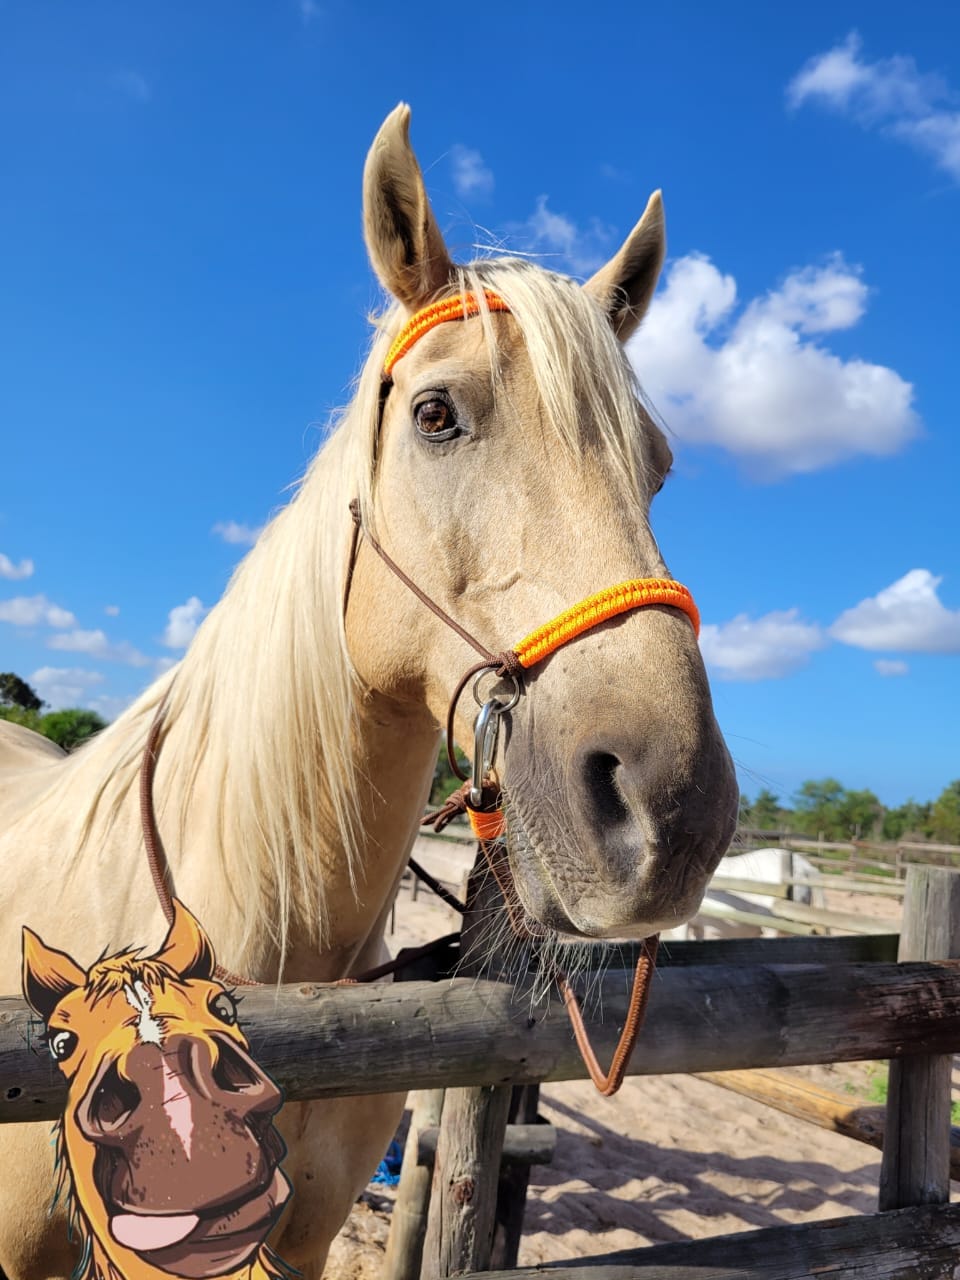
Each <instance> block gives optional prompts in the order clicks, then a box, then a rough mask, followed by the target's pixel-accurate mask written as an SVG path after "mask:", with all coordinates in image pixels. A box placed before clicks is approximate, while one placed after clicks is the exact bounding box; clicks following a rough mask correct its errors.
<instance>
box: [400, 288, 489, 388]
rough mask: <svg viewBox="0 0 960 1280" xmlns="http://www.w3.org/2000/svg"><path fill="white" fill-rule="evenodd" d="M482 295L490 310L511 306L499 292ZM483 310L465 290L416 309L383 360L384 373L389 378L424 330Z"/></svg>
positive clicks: (486, 290) (473, 295)
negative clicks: (394, 367)
mask: <svg viewBox="0 0 960 1280" xmlns="http://www.w3.org/2000/svg"><path fill="white" fill-rule="evenodd" d="M483 296H484V298H485V299H486V303H487V310H488V311H509V310H510V308H509V307H508V306H507V304H506V303H505V302H504V300H503V299H502V298H501V297H500V295H499V294H498V293H493V292H492V291H491V290H490V289H484V291H483ZM480 311H481V306H480V303H479V302H478V301H477V297H476V294H473V293H464V294H459V295H458V296H457V297H456V298H443V299H442V300H441V301H440V302H432V303H431V304H430V306H429V307H423V308H422V309H421V310H420V311H417V312H415V313H414V314H413V315H412V316H411V317H410V319H409V320H408V321H407V323H406V324H405V325H404V326H403V328H402V329H401V330H400V332H399V333H398V334H397V336H396V337H395V338H394V340H393V342H392V344H391V346H390V350H389V351H388V352H387V358H386V360H384V362H383V376H384V377H385V378H389V377H390V375H391V374H392V373H393V366H394V365H395V364H396V363H397V361H398V360H399V359H400V357H401V356H405V355H406V354H407V352H408V351H409V350H410V348H411V347H412V346H413V345H414V343H415V342H417V341H418V340H419V339H420V338H422V337H423V335H424V334H425V333H429V331H430V330H431V329H434V328H436V326H437V325H438V324H444V323H445V322H446V321H447V320H466V319H467V317H468V316H478V315H479V314H480Z"/></svg>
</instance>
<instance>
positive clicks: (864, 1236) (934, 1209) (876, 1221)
mask: <svg viewBox="0 0 960 1280" xmlns="http://www.w3.org/2000/svg"><path fill="white" fill-rule="evenodd" d="M958 1257H960V1205H924V1206H922V1207H920V1208H911V1209H899V1210H896V1211H895V1212H893V1213H882V1214H872V1215H869V1216H867V1217H850V1218H834V1219H830V1220H828V1221H826V1222H812V1223H804V1224H798V1225H795V1226H787V1227H765V1228H763V1229H762V1230H760V1231H738V1232H736V1233H735V1234H734V1235H728V1236H716V1237H714V1238H713V1239H712V1240H683V1241H678V1242H677V1243H675V1244H660V1245H648V1246H647V1247H646V1248H643V1249H630V1250H624V1251H622V1252H620V1253H609V1254H605V1255H603V1256H601V1257H595V1258H571V1259H570V1261H569V1262H548V1263H544V1264H543V1265H541V1266H539V1267H519V1268H517V1269H515V1270H512V1271H485V1272H482V1273H474V1274H473V1275H466V1276H463V1277H462V1278H461V1280H480V1275H481V1274H482V1277H483V1280H831V1277H841V1276H842V1277H846V1278H847V1280H952V1278H953V1277H956V1276H957V1275H958V1267H957V1259H958Z"/></svg>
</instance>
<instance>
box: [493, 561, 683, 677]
mask: <svg viewBox="0 0 960 1280" xmlns="http://www.w3.org/2000/svg"><path fill="white" fill-rule="evenodd" d="M649 604H668V605H671V606H672V607H673V608H674V609H682V610H683V612H684V613H685V614H686V615H687V617H688V618H689V619H690V623H691V625H692V626H693V629H694V632H695V633H696V634H697V635H699V634H700V613H699V610H698V609H697V606H696V605H695V604H694V602H693V596H692V595H691V594H690V592H689V591H688V590H687V588H686V587H684V586H682V585H681V584H680V583H679V582H674V580H673V579H672V578H633V579H632V580H631V581H629V582H621V583H619V584H618V585H617V586H615V587H607V588H606V589H605V590H604V591H598V592H597V593H596V595H592V596H587V598H586V600H581V601H580V603H579V604H575V605H573V606H572V607H571V608H569V609H565V610H564V612H563V613H561V614H559V615H558V616H557V617H556V618H554V619H552V621H550V622H545V623H544V624H543V626H542V627H537V629H536V631H531V632H530V634H529V635H528V636H526V637H525V638H524V639H523V640H521V641H520V643H519V644H518V645H516V646H514V650H513V651H514V653H515V654H516V655H517V657H518V658H519V659H520V665H521V666H523V667H532V666H535V665H536V664H537V663H538V662H542V661H543V659H544V658H547V657H549V656H550V654H551V653H553V652H554V651H555V650H556V649H559V648H560V646H561V645H562V644H566V643H567V642H568V641H570V640H575V639H576V638H577V636H581V635H583V633H584V632H585V631H589V630H590V629H591V628H592V627H595V626H597V625H598V624H599V623H601V622H606V620H607V619H608V618H615V617H616V616H617V615H618V614H620V613H627V612H628V611H629V610H630V609H639V608H641V607H642V606H643V605H649Z"/></svg>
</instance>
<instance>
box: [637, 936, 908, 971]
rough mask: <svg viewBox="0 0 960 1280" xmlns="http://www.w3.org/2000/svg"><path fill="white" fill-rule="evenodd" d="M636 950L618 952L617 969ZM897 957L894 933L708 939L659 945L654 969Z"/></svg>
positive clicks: (850, 961)
mask: <svg viewBox="0 0 960 1280" xmlns="http://www.w3.org/2000/svg"><path fill="white" fill-rule="evenodd" d="M637 952H638V948H637V947H634V946H633V945H632V944H630V945H628V946H625V947H623V948H622V949H621V950H620V951H619V952H618V957H619V960H618V964H617V967H618V968H622V969H630V968H635V967H636V963H637ZM896 958H897V937H896V935H895V934H887V933H884V934H871V935H864V936H862V937H856V936H855V937H848V938H845V937H841V936H837V937H830V938H827V937H823V938H813V937H807V938H711V939H709V940H708V941H706V942H661V943H660V950H659V952H658V953H657V966H658V967H659V968H663V967H664V966H665V965H690V964H696V965H701V964H740V965H749V966H752V965H758V964H823V965H835V964H867V963H869V962H871V961H886V962H889V963H892V962H893V961H895V960H896Z"/></svg>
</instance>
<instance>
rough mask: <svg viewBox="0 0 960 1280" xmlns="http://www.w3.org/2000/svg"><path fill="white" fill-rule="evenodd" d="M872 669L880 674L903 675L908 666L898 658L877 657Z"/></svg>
mask: <svg viewBox="0 0 960 1280" xmlns="http://www.w3.org/2000/svg"><path fill="white" fill-rule="evenodd" d="M873 669H874V671H876V673H877V674H878V675H881V676H905V675H906V674H907V672H908V671H909V670H910V668H909V667H908V666H907V664H906V663H905V662H901V661H900V660H899V659H898V658H878V659H877V660H876V662H875V663H874V664H873Z"/></svg>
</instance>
